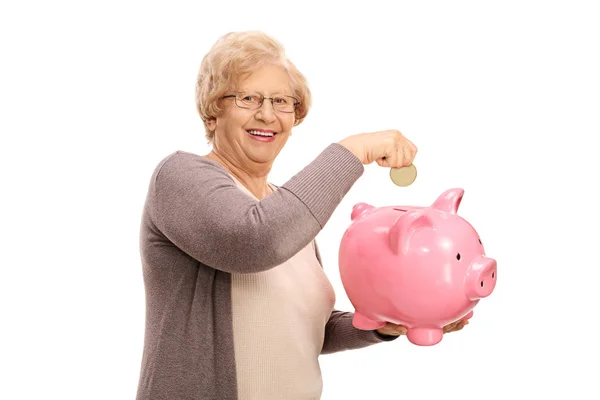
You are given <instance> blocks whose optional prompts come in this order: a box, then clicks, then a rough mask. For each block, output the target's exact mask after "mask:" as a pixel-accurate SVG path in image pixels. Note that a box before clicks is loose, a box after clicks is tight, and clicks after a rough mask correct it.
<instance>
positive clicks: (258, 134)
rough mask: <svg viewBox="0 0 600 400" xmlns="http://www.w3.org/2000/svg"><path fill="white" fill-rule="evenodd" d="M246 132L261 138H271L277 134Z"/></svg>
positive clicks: (255, 131)
mask: <svg viewBox="0 0 600 400" xmlns="http://www.w3.org/2000/svg"><path fill="white" fill-rule="evenodd" d="M246 132H248V133H249V134H251V135H252V136H262V137H273V136H275V135H276V134H277V132H263V131H257V130H249V131H246Z"/></svg>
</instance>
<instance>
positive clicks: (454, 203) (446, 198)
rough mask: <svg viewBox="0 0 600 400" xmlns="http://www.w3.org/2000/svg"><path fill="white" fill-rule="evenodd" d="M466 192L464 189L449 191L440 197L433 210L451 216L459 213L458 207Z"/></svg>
mask: <svg viewBox="0 0 600 400" xmlns="http://www.w3.org/2000/svg"><path fill="white" fill-rule="evenodd" d="M464 194H465V191H464V190H463V189H460V188H457V189H449V190H446V191H445V192H444V193H442V194H441V196H440V197H438V198H437V200H436V201H435V202H434V203H433V205H432V206H431V208H435V209H436V210H440V211H444V212H448V213H451V214H456V212H457V211H458V206H460V202H461V200H462V198H463V195H464Z"/></svg>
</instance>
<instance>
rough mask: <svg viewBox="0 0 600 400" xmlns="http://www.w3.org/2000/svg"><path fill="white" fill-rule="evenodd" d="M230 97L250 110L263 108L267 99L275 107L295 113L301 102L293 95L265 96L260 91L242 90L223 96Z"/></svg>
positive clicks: (241, 106)
mask: <svg viewBox="0 0 600 400" xmlns="http://www.w3.org/2000/svg"><path fill="white" fill-rule="evenodd" d="M229 97H233V98H234V99H235V104H236V105H237V106H238V107H240V108H247V109H249V110H257V109H259V108H261V107H262V105H263V102H264V101H265V99H267V100H271V104H272V105H273V109H275V110H277V111H281V112H284V113H293V112H294V111H296V107H297V106H298V105H299V104H300V101H298V100H297V99H296V98H294V97H292V96H284V95H275V96H273V97H265V96H263V95H262V94H260V93H245V92H240V93H236V94H230V95H227V96H223V97H221V98H222V99H226V98H229Z"/></svg>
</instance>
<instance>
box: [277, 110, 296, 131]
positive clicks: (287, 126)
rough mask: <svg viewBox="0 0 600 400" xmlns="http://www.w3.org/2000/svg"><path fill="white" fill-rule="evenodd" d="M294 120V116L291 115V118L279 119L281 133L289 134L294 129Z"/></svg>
mask: <svg viewBox="0 0 600 400" xmlns="http://www.w3.org/2000/svg"><path fill="white" fill-rule="evenodd" d="M295 120H296V118H295V116H294V115H293V114H292V115H291V116H286V117H284V118H281V119H280V123H281V127H282V128H283V131H285V132H289V131H291V130H292V128H293V127H294V121H295Z"/></svg>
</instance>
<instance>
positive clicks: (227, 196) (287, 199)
mask: <svg viewBox="0 0 600 400" xmlns="http://www.w3.org/2000/svg"><path fill="white" fill-rule="evenodd" d="M363 170H364V168H363V165H362V163H361V162H360V160H359V159H358V158H357V157H356V156H355V155H354V154H353V153H351V152H350V151H349V150H348V149H346V148H345V147H343V146H341V145H339V144H332V145H330V146H329V147H327V148H326V149H325V150H324V151H323V152H322V153H321V154H320V155H319V156H318V157H317V158H316V159H315V160H314V161H313V162H311V163H310V164H309V165H308V166H306V167H305V168H304V169H303V170H302V171H300V172H299V173H298V174H296V175H295V176H294V177H292V178H291V179H290V180H289V181H288V182H286V183H285V184H283V185H282V186H281V187H280V188H279V190H277V191H276V192H275V193H273V194H272V195H270V196H268V197H266V198H264V199H262V200H260V201H257V200H256V199H254V198H251V197H250V196H248V195H247V194H246V193H244V192H242V191H241V190H239V188H238V187H237V186H236V184H235V182H234V181H233V179H232V178H231V177H230V176H229V174H228V173H227V172H226V171H225V169H223V168H222V167H221V166H220V165H219V164H217V163H215V162H214V161H212V160H208V159H206V158H204V157H200V156H198V155H194V154H190V153H186V152H177V153H175V154H172V155H171V156H169V157H167V158H166V159H165V160H163V161H162V162H161V163H160V164H159V166H158V167H157V168H156V171H155V173H154V175H153V179H152V181H151V183H150V189H149V196H148V204H147V207H148V210H149V212H150V215H151V218H152V221H153V222H154V224H155V225H156V229H157V230H159V231H160V232H161V233H162V234H163V235H164V236H165V237H166V238H167V239H168V240H169V241H171V242H172V243H173V244H175V245H176V246H177V247H178V248H180V249H181V250H183V251H184V252H186V253H187V254H189V255H190V256H191V257H193V258H194V259H196V260H198V261H200V262H201V263H203V264H206V265H209V266H211V267H212V268H215V269H219V270H222V271H226V272H235V273H254V272H260V271H265V270H268V269H270V268H273V267H275V266H277V265H279V264H281V263H283V262H284V261H286V260H287V259H289V258H290V257H292V256H293V255H294V254H296V253H297V252H298V251H300V250H301V249H302V248H303V247H304V246H306V245H307V244H308V243H310V241H311V240H313V239H314V238H315V237H316V235H317V234H318V232H319V231H320V230H321V229H322V228H323V226H324V225H325V223H326V222H327V221H328V220H329V218H330V216H331V214H332V213H333V211H334V210H335V208H336V207H337V206H338V205H339V203H340V202H341V200H342V199H343V197H344V196H345V194H346V193H347V192H348V190H350V188H351V187H352V185H353V184H354V182H355V181H356V180H357V179H358V178H359V177H360V176H361V174H362V173H363Z"/></svg>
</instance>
